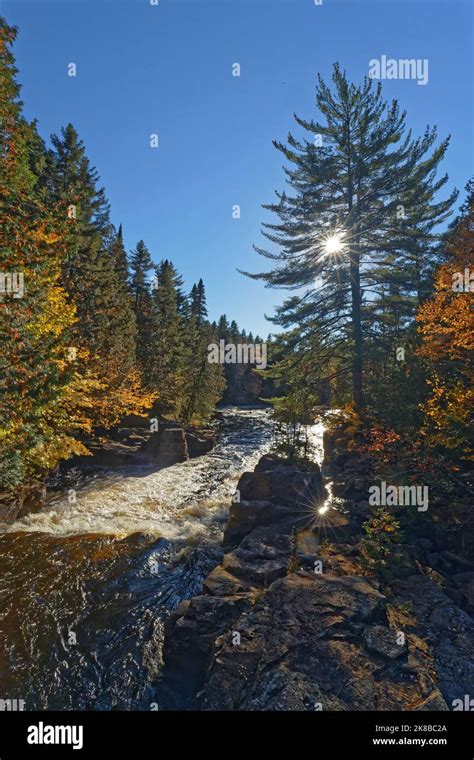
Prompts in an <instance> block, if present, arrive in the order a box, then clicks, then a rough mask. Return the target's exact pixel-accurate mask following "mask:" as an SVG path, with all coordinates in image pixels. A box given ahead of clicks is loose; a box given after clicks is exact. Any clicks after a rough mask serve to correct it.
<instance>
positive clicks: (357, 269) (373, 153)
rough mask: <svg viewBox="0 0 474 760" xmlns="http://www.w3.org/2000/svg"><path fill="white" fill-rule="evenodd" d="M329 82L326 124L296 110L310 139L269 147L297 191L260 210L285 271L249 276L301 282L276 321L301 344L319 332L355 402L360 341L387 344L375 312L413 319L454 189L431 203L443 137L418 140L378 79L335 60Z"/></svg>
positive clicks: (276, 283) (321, 346)
mask: <svg viewBox="0 0 474 760" xmlns="http://www.w3.org/2000/svg"><path fill="white" fill-rule="evenodd" d="M333 82H334V92H331V90H330V89H329V87H328V86H327V85H326V84H325V83H324V82H323V80H322V79H321V77H319V85H318V89H317V93H316V103H317V106H318V108H319V111H320V112H321V114H322V116H323V119H324V121H323V122H315V121H310V122H308V121H304V120H303V119H300V118H298V117H295V118H296V121H297V123H298V124H299V125H300V126H301V127H303V129H304V130H306V132H308V133H309V134H310V135H312V136H313V138H314V139H313V141H310V140H308V139H306V140H303V141H299V140H297V139H296V138H294V137H293V136H292V135H291V134H290V135H289V137H288V144H287V145H283V144H281V143H278V142H275V143H274V144H275V147H276V148H277V149H278V150H279V151H281V152H282V153H283V155H284V156H285V157H286V158H287V159H288V161H289V162H290V167H289V168H287V169H285V172H286V175H287V178H288V183H289V185H290V187H291V189H292V191H293V194H292V195H291V196H290V195H287V193H286V192H283V193H277V197H278V203H275V204H270V205H267V206H265V207H264V208H267V209H269V210H270V211H272V212H274V213H275V214H276V215H277V217H278V218H279V222H278V223H276V224H265V225H264V232H263V234H264V236H265V237H266V238H267V239H268V240H269V241H270V242H271V243H272V244H273V245H274V246H276V247H277V248H280V249H281V251H280V252H274V251H269V250H265V249H262V248H256V250H257V252H258V253H259V254H261V255H262V256H264V257H266V258H269V259H272V260H274V261H276V262H278V266H277V267H276V268H274V269H273V270H271V271H270V272H267V273H261V274H257V275H255V274H254V275H250V276H252V277H253V278H254V279H263V280H265V281H266V283H267V285H268V286H269V287H285V288H290V289H299V288H302V287H305V288H306V291H305V293H304V295H297V296H294V297H292V298H289V299H287V300H286V301H285V302H284V304H283V305H282V306H281V307H280V308H279V309H278V310H277V313H276V316H275V317H274V318H273V321H274V322H275V323H276V324H279V325H281V326H283V327H284V328H287V327H291V326H292V325H295V324H297V325H298V329H299V331H300V335H301V341H302V344H303V343H306V345H308V344H310V342H311V341H312V340H313V339H314V341H315V342H316V345H314V348H315V350H318V351H320V363H321V364H322V363H324V362H325V361H326V359H327V356H328V355H329V356H331V357H332V362H331V365H330V367H329V375H332V374H333V373H334V372H337V373H338V375H341V374H343V373H347V374H350V377H351V380H352V397H353V400H354V403H355V404H356V405H357V406H359V407H360V406H362V405H363V403H364V394H363V380H364V379H365V378H364V361H365V344H366V342H367V341H377V340H378V341H380V340H382V339H383V335H381V330H380V328H379V327H378V326H377V322H379V321H380V309H381V308H383V309H384V310H385V319H387V318H388V316H389V317H390V319H391V320H392V322H393V325H394V327H393V329H394V330H395V332H396V331H397V330H399V329H401V328H402V327H403V325H404V322H405V320H406V319H407V318H408V317H410V316H411V317H412V318H413V315H414V311H415V308H416V303H412V304H411V306H410V308H408V306H407V304H408V302H409V301H410V300H412V299H413V298H414V296H416V295H417V291H418V293H420V294H421V284H420V282H419V277H420V273H421V270H422V257H423V256H424V257H425V258H426V257H427V256H429V251H430V247H431V245H432V244H433V241H434V240H435V236H434V233H433V229H434V227H435V226H436V225H437V224H439V223H441V222H442V221H444V220H445V219H446V218H447V216H448V215H449V209H450V207H451V205H452V203H453V202H454V200H455V197H456V194H455V193H453V194H452V195H451V196H450V197H449V198H448V199H447V200H446V201H440V202H436V201H435V196H436V194H437V193H438V191H439V190H440V189H441V188H442V187H443V185H444V184H445V182H446V181H447V177H446V176H444V177H441V178H440V179H438V180H435V174H436V170H437V168H438V165H439V163H440V161H441V160H442V158H443V156H444V154H445V152H446V149H447V146H448V140H444V141H443V142H442V143H441V144H440V145H439V146H438V147H436V148H434V150H433V151H432V152H430V150H431V148H432V147H433V145H434V143H435V140H436V130H434V129H431V130H429V129H427V130H426V132H425V134H424V135H423V137H422V138H419V139H416V140H412V138H411V134H410V133H408V134H407V133H406V127H405V118H406V114H405V113H401V112H400V109H399V106H398V104H397V102H396V101H393V102H392V103H391V104H389V103H387V102H385V101H384V100H383V99H382V92H381V86H380V84H379V85H378V86H377V87H375V88H374V87H373V81H372V80H369V79H367V78H366V79H365V80H364V82H363V84H362V86H360V87H356V86H355V85H353V84H349V82H348V81H347V79H346V76H345V74H344V73H343V72H341V70H340V69H339V67H338V66H337V65H336V66H335V67H334V73H333ZM246 274H248V273H246ZM408 275H409V276H408ZM374 302H375V303H374ZM375 309H379V313H378V314H375V315H374V310H375Z"/></svg>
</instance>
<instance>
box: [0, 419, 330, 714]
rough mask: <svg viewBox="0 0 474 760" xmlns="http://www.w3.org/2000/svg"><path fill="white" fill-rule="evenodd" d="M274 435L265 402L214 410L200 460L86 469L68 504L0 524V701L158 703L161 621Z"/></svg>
mask: <svg viewBox="0 0 474 760" xmlns="http://www.w3.org/2000/svg"><path fill="white" fill-rule="evenodd" d="M322 430H323V428H322V425H317V426H315V427H314V428H313V440H314V442H315V444H316V448H317V458H318V459H319V460H320V459H321V440H322ZM272 439H273V428H272V423H271V421H270V418H269V414H268V412H267V411H266V410H264V409H239V408H235V407H230V408H226V409H225V410H224V415H223V424H222V428H221V432H220V435H219V440H218V443H217V445H216V446H215V448H214V449H213V451H212V452H210V453H209V454H206V455H204V456H201V457H199V458H196V459H192V460H190V461H188V462H183V463H181V464H176V465H173V466H171V467H167V468H165V469H161V470H156V469H153V468H151V467H143V466H135V467H130V468H120V469H119V468H116V469H104V468H100V469H99V468H97V469H96V470H95V471H93V472H92V473H90V472H89V474H88V475H87V476H85V477H83V479H82V483H81V486H80V487H77V494H76V500H75V503H70V499H69V498H68V492H67V491H64V492H59V493H58V492H53V493H52V494H51V495H50V497H49V499H48V502H47V505H46V507H45V509H44V510H42V511H41V512H39V513H36V514H30V515H28V516H27V517H25V518H23V519H21V520H19V521H17V522H16V523H14V524H13V525H8V526H7V525H0V533H1V535H0V699H23V700H24V701H25V709H27V710H35V709H36V710H70V709H77V710H83V709H89V710H91V709H95V710H110V709H123V710H150V709H152V708H151V706H152V705H156V704H159V699H160V690H159V688H160V687H159V684H160V678H159V676H160V671H161V666H162V661H161V649H162V641H163V625H164V621H165V619H166V616H167V615H168V614H169V612H170V610H172V609H174V608H175V607H176V606H177V605H178V604H179V602H180V601H181V600H183V599H186V598H190V597H191V596H194V595H196V594H197V593H198V592H199V590H200V587H201V584H202V580H203V579H204V578H205V576H206V575H207V574H208V573H209V572H210V570H211V569H212V568H213V567H214V566H215V565H216V564H218V562H219V561H220V558H221V556H222V549H221V546H220V543H221V538H222V531H223V527H224V524H225V521H226V519H227V514H228V508H229V503H230V500H231V497H232V494H233V493H234V491H235V488H236V485H237V482H238V479H239V477H240V475H241V474H242V472H244V471H245V470H251V469H253V467H254V466H255V464H256V463H257V461H258V459H259V458H260V456H261V455H262V454H264V453H265V452H267V451H268V450H269V449H270V447H271V442H272Z"/></svg>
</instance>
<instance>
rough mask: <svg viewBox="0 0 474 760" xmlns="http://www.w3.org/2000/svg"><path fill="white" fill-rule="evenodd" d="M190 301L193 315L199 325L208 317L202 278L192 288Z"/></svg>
mask: <svg viewBox="0 0 474 760" xmlns="http://www.w3.org/2000/svg"><path fill="white" fill-rule="evenodd" d="M190 303H191V315H192V316H193V317H195V318H196V320H197V323H198V325H200V324H202V323H203V322H204V320H205V319H206V317H207V308H206V293H205V289H204V283H203V281H202V278H201V279H200V280H199V282H198V284H197V285H193V287H192V289H191V295H190Z"/></svg>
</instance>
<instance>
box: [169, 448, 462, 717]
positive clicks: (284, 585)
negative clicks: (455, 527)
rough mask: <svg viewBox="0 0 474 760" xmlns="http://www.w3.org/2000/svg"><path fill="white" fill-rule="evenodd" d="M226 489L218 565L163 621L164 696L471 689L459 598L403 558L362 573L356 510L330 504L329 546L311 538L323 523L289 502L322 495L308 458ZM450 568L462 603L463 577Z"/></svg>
mask: <svg viewBox="0 0 474 760" xmlns="http://www.w3.org/2000/svg"><path fill="white" fill-rule="evenodd" d="M237 492H238V493H240V495H241V496H242V497H243V498H242V500H241V501H240V502H238V501H237V502H234V503H233V504H232V506H231V508H230V515H229V521H228V524H227V527H226V529H225V535H224V547H225V549H226V553H225V554H224V557H223V559H222V562H221V564H220V565H219V566H218V567H216V568H215V569H214V570H213V571H212V572H211V573H210V574H209V576H208V577H207V578H206V580H205V581H204V584H203V589H202V593H201V595H200V596H197V597H195V598H193V599H191V600H187V601H185V602H183V603H182V604H181V605H180V606H179V607H178V608H177V609H176V610H175V611H174V612H173V613H172V614H171V616H170V618H169V619H168V621H167V624H166V627H165V641H164V661H165V671H164V680H165V682H166V683H167V684H168V688H167V690H166V691H167V693H168V694H174V695H175V696H174V697H173V698H170V700H169V704H167V705H164V707H168V708H179V709H204V710H277V711H279V710H321V709H322V710H423V711H425V710H448V709H451V708H452V703H453V700H454V699H458V698H462V696H463V695H464V694H469V693H470V692H472V684H473V683H474V636H473V634H474V621H473V619H472V617H471V615H470V614H468V608H466V609H461V608H460V607H459V606H458V605H457V604H456V602H455V601H454V600H453V599H452V598H451V596H450V595H449V593H447V590H445V589H443V588H442V587H440V585H439V583H438V582H437V581H438V580H439V579H437V578H432V577H430V576H429V574H428V573H425V572H422V573H416V562H415V560H413V568H415V570H414V572H413V574H412V575H410V574H409V572H408V574H407V573H405V575H406V577H404V578H403V579H401V580H399V581H397V582H396V583H394V584H392V585H391V586H390V587H389V586H383V587H382V586H381V585H380V583H379V581H377V579H376V578H375V577H370V578H369V577H365V576H364V575H362V572H363V571H362V569H361V565H360V562H359V554H358V541H359V539H360V537H361V533H360V516H355V518H354V519H353V518H352V517H351V515H350V514H349V515H344V514H340V513H337V514H336V513H335V512H336V511H335V510H334V513H335V514H333V515H331V516H330V517H329V518H328V521H327V526H328V527H329V528H331V527H333V528H334V530H333V531H332V532H331V531H329V535H330V539H331V540H332V541H336V544H333V545H332V546H331V547H328V546H326V545H325V544H324V543H323V544H321V540H322V538H323V533H322V528H323V525H322V522H319V523H318V524H317V525H316V524H315V522H314V521H313V522H311V519H310V520H309V523H308V515H307V514H306V515H305V514H304V513H303V518H304V519H303V520H302V519H301V518H302V512H301V505H302V504H306V505H308V504H310V505H313V506H315V507H316V505H317V503H318V499H319V504H321V499H323V498H324V487H323V481H322V479H321V475H320V473H319V469H318V468H314V470H313V471H311V472H302V471H299V470H297V469H296V468H294V467H293V468H291V467H290V466H288V465H285V464H284V463H283V462H282V461H281V460H280V461H279V460H276V459H275V458H274V457H263V458H262V459H261V460H260V462H259V464H258V465H257V467H256V468H255V472H254V473H244V475H242V477H241V479H240V482H239V484H238V491H237ZM313 512H314V510H313ZM325 514H326V513H325ZM331 523H333V526H331ZM315 526H316V530H315V529H314V528H315ZM430 548H431V549H432V548H433V544H432V543H431V542H428V545H427V546H426V547H424V548H423V547H419V546H417V547H415V554H417V556H418V557H419V558H421V559H422V560H423V559H424V556H425V555H424V552H425V551H429V550H430ZM417 562H418V563H419V566H420V567H421V565H420V562H419V560H417ZM456 578H457V580H456V583H457V589H458V591H459V595H460V598H461V597H462V598H465V599H466V603H467V604H469V603H470V602H469V601H468V600H469V599H471V594H472V586H471V584H472V580H473V578H472V575H471V574H470V572H469V571H468V570H467V569H466V570H465V572H458V573H457V576H456ZM177 694H178V695H179V697H176V695H177Z"/></svg>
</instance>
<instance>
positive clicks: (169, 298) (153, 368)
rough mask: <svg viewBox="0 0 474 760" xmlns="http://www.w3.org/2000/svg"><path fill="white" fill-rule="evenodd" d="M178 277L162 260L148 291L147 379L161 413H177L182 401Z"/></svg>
mask: <svg viewBox="0 0 474 760" xmlns="http://www.w3.org/2000/svg"><path fill="white" fill-rule="evenodd" d="M181 285H182V279H181V277H180V275H179V274H178V272H177V271H176V269H175V267H174V266H173V264H172V263H171V262H170V261H168V260H164V261H161V262H160V264H159V265H158V267H157V269H156V287H154V288H153V292H152V307H151V320H152V345H151V356H150V369H149V381H150V383H151V385H152V387H153V388H154V389H155V390H156V392H157V394H158V408H159V411H160V413H161V414H164V415H171V416H174V417H176V416H178V414H179V409H180V407H181V402H182V394H183V382H184V371H185V370H184V365H183V356H184V348H183V335H182V317H181V315H180V313H179V308H178V302H179V293H180V291H179V289H180V287H181Z"/></svg>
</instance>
